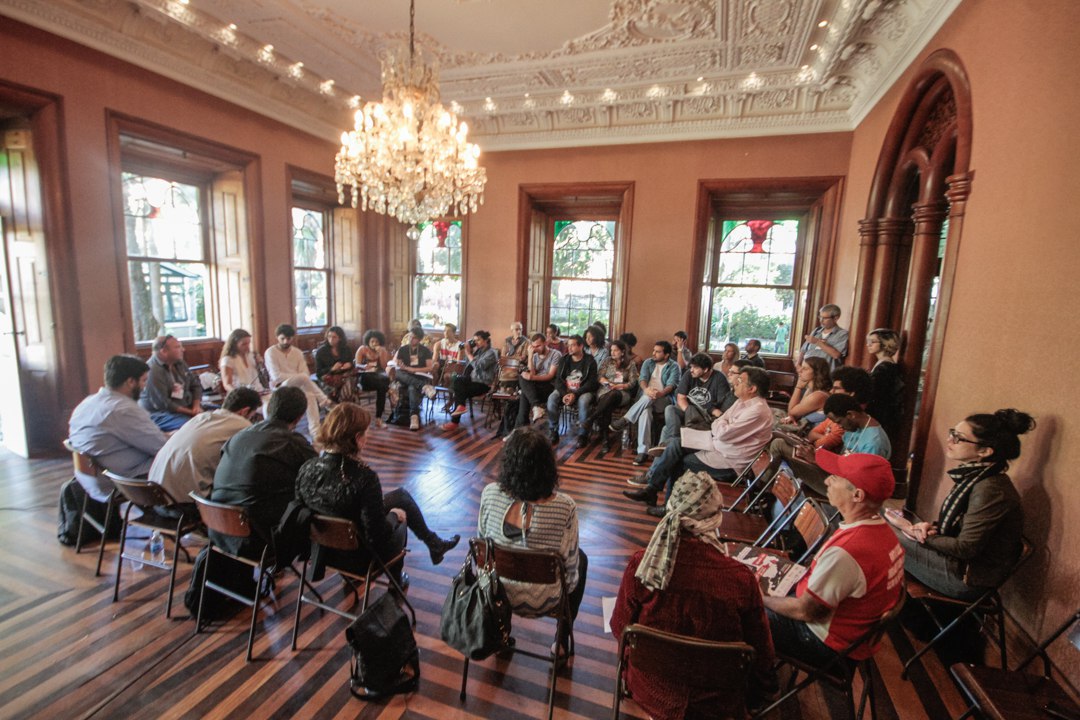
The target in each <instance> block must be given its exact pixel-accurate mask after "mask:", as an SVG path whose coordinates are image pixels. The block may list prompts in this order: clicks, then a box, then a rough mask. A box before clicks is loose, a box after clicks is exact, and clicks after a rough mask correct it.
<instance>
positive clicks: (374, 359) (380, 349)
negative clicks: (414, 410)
mask: <svg viewBox="0 0 1080 720" xmlns="http://www.w3.org/2000/svg"><path fill="white" fill-rule="evenodd" d="M353 361H354V362H355V363H356V366H357V367H358V368H359V369H360V378H359V382H360V387H361V388H362V389H364V390H374V391H375V427H382V425H383V411H385V410H386V391H387V390H388V389H389V388H390V378H389V377H388V376H387V374H386V364H387V363H388V362H390V353H388V352H387V351H386V336H385V335H383V334H382V333H381V332H379V331H378V330H368V331H367V332H366V333H364V338H363V341H362V344H361V345H360V347H359V348H357V349H356V357H354V358H353Z"/></svg>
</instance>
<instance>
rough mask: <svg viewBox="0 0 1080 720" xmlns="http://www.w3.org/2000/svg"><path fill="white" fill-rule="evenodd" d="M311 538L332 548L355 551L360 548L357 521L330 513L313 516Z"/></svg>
mask: <svg viewBox="0 0 1080 720" xmlns="http://www.w3.org/2000/svg"><path fill="white" fill-rule="evenodd" d="M311 540H312V542H315V543H318V544H319V545H322V546H323V547H325V548H330V549H331V550H344V551H353V550H357V549H359V548H360V534H359V531H358V530H357V527H356V523H354V522H353V521H352V520H346V519H345V518H337V517H330V516H329V515H314V516H312V518H311Z"/></svg>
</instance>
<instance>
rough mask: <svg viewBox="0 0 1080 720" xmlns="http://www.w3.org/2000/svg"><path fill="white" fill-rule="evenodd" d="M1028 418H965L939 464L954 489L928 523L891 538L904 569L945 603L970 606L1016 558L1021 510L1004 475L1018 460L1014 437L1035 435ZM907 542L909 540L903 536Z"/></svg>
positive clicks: (1012, 414) (1002, 413) (1014, 413)
mask: <svg viewBox="0 0 1080 720" xmlns="http://www.w3.org/2000/svg"><path fill="white" fill-rule="evenodd" d="M1034 427H1035V420H1034V419H1033V418H1032V417H1031V416H1030V415H1028V414H1027V413H1024V412H1020V411H1019V410H1014V409H1012V408H1009V409H1006V410H998V411H997V412H995V413H993V414H988V413H979V414H976V415H969V416H968V417H967V418H965V419H964V420H963V421H962V422H959V423H957V424H956V427H953V428H951V429H950V430H949V435H948V439H947V440H946V443H945V457H946V458H948V459H949V460H950V461H951V462H952V463H954V464H955V465H956V466H955V467H954V468H952V469H951V470H948V471H947V473H946V474H947V475H948V476H949V479H951V480H952V481H953V483H954V485H953V487H952V490H950V491H949V494H948V495H947V496H946V497H945V502H943V503H942V505H941V511H940V512H939V513H938V519H937V520H936V521H935V522H918V523H915V524H914V525H912V526H911V527H910V528H909V529H908V530H907V534H904V533H898V535H899V539H900V544H901V545H903V546H904V551H905V552H906V553H907V555H906V558H905V560H904V569H905V570H906V571H907V572H909V573H911V575H913V576H914V577H915V578H916V579H917V580H919V581H920V582H922V583H923V584H924V585H928V586H929V587H931V588H933V589H934V590H936V591H938V592H940V593H942V594H944V595H947V596H949V597H953V598H957V599H960V600H974V599H975V598H977V597H979V596H980V595H981V594H982V593H983V592H985V591H986V589H987V588H990V587H995V586H997V585H999V584H1000V583H1001V582H1002V581H1003V580H1004V578H1005V577H1006V576H1007V575H1008V573H1009V571H1010V569H1011V568H1012V567H1013V565H1014V564H1015V563H1016V560H1017V558H1019V557H1020V551H1021V546H1022V544H1021V535H1022V533H1023V530H1024V511H1023V508H1022V507H1021V505H1020V495H1019V493H1017V492H1016V488H1015V487H1013V484H1012V480H1010V479H1009V476H1008V475H1006V474H1005V471H1006V470H1007V469H1008V468H1009V461H1010V460H1015V459H1016V458H1018V457H1020V436H1021V435H1023V434H1024V433H1026V432H1029V431H1030V430H1032V429H1034ZM909 536H910V537H909Z"/></svg>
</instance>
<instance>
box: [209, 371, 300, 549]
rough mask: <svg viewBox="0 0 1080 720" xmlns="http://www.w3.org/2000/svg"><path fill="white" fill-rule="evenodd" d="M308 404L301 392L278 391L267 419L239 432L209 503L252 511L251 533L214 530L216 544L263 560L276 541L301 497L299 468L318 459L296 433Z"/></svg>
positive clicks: (219, 468) (225, 456)
mask: <svg viewBox="0 0 1080 720" xmlns="http://www.w3.org/2000/svg"><path fill="white" fill-rule="evenodd" d="M307 404H308V401H307V397H306V396H305V395H304V391H303V390H301V389H300V388H296V387H288V386H286V387H282V388H278V389H277V390H275V391H274V394H273V395H272V396H271V397H270V403H269V405H267V408H266V417H267V419H266V420H264V421H262V422H260V423H256V424H254V425H252V426H251V427H249V428H245V429H244V430H241V431H240V432H238V433H236V434H235V435H233V436H232V437H231V438H230V439H229V440H228V441H227V442H226V443H225V446H224V447H223V448H222V449H221V462H220V463H219V464H218V466H217V470H216V471H215V472H214V488H213V490H212V491H211V492H210V499H211V500H212V501H214V502H219V503H228V504H230V505H242V506H244V507H245V508H247V511H248V514H249V517H250V518H251V528H252V534H251V536H249V537H246V538H234V537H225V536H221V535H217V534H216V533H213V532H211V533H210V539H211V540H213V541H214V544H215V545H218V546H219V547H221V548H222V549H224V550H226V551H228V552H231V553H234V554H237V555H242V556H244V557H247V558H251V559H253V560H258V559H259V555H260V553H262V549H263V547H264V546H266V545H268V544H271V543H272V542H273V530H274V528H275V527H277V524H278V522H279V521H280V520H281V516H282V515H283V514H284V513H285V508H286V507H287V506H288V504H289V502H291V501H292V499H293V498H294V497H296V475H297V473H299V472H300V466H301V465H303V464H304V463H305V462H307V461H308V460H310V459H311V458H313V457H315V455H316V453H315V450H314V449H312V447H311V444H310V443H308V441H307V439H305V438H304V436H303V435H299V434H297V433H296V432H294V431H295V429H296V426H297V424H298V423H299V422H300V419H301V418H302V417H304V412H305V411H306V410H307Z"/></svg>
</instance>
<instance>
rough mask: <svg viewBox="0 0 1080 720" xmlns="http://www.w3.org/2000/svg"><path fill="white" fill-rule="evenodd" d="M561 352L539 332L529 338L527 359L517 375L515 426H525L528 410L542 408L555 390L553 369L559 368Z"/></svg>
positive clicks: (527, 420) (527, 419)
mask: <svg viewBox="0 0 1080 720" xmlns="http://www.w3.org/2000/svg"><path fill="white" fill-rule="evenodd" d="M562 356H563V355H562V353H561V352H559V351H558V350H556V349H555V348H553V347H551V346H550V345H549V344H548V343H547V342H546V341H545V339H544V336H543V335H541V334H540V333H534V334H533V336H532V337H531V338H529V361H528V362H527V363H526V365H525V369H524V370H522V371H521V373H520V374H519V375H518V388H520V390H521V394H520V395H519V396H518V414H517V425H516V427H525V424H526V423H528V422H529V411H530V410H532V409H533V407H540V408H543V407H544V406H545V404H546V403H547V399H548V396H549V395H551V393H553V392H555V385H554V384H553V383H552V381H553V380H554V379H555V371H556V370H558V368H559V361H560V360H562Z"/></svg>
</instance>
